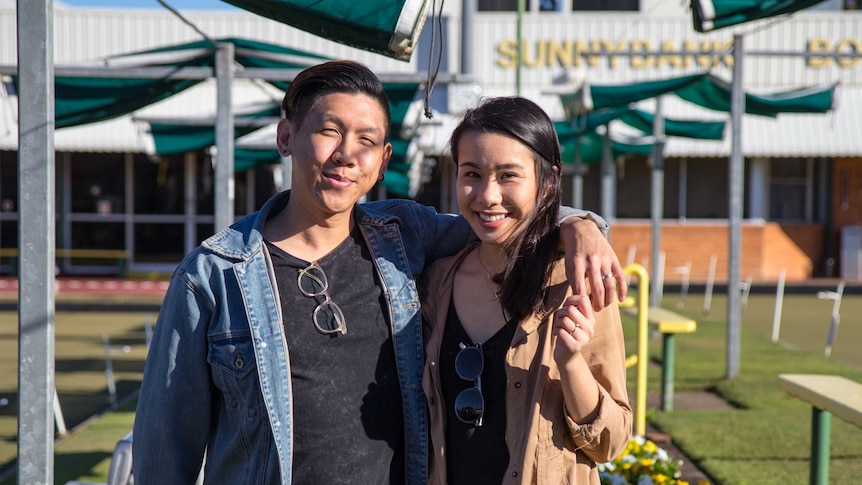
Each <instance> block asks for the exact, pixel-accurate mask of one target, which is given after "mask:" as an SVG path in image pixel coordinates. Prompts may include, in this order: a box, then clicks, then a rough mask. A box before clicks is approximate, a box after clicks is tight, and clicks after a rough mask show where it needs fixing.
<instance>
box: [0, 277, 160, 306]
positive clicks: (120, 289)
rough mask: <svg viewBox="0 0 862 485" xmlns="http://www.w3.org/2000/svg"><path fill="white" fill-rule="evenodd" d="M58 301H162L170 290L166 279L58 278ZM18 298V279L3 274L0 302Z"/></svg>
mask: <svg viewBox="0 0 862 485" xmlns="http://www.w3.org/2000/svg"><path fill="white" fill-rule="evenodd" d="M54 289H55V291H56V300H57V301H58V302H65V301H72V302H74V301H84V300H86V301H91V302H93V303H120V302H125V301H140V302H146V303H161V300H162V298H164V296H165V292H166V291H167V289H168V281H164V280H121V279H117V278H110V277H59V278H57V279H56V280H55V282H54ZM17 299H18V279H17V278H12V277H9V276H0V301H5V302H10V301H15V300H17Z"/></svg>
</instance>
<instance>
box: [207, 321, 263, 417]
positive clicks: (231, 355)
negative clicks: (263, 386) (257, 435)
mask: <svg viewBox="0 0 862 485" xmlns="http://www.w3.org/2000/svg"><path fill="white" fill-rule="evenodd" d="M207 361H208V362H209V364H210V366H211V371H212V377H213V382H214V383H215V385H216V387H218V388H219V390H221V392H222V393H223V394H224V399H225V403H224V404H225V406H227V408H229V409H230V408H241V409H244V410H245V414H246V417H247V418H249V419H252V418H256V417H257V415H258V413H259V412H260V411H261V410H262V409H261V406H262V402H261V401H262V396H261V393H260V385H259V383H258V378H257V372H255V370H256V369H257V364H256V361H255V356H254V342H253V341H252V339H251V337H250V336H242V337H231V338H224V339H220V340H211V341H210V343H209V353H208V355H207Z"/></svg>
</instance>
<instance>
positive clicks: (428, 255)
mask: <svg viewBox="0 0 862 485" xmlns="http://www.w3.org/2000/svg"><path fill="white" fill-rule="evenodd" d="M288 197H289V193H288V192H284V193H281V194H279V195H277V196H275V197H273V198H272V199H270V200H269V201H268V202H267V203H266V204H265V205H264V207H263V208H262V209H261V210H260V211H259V212H256V213H254V214H251V215H249V216H246V217H244V218H243V219H241V220H240V221H238V222H237V223H235V224H234V225H232V226H231V227H229V228H228V229H226V230H224V231H221V232H220V233H218V234H216V235H214V236H212V237H210V238H209V239H207V240H206V241H204V242H203V244H201V246H200V247H198V248H197V249H195V250H194V251H192V252H191V253H190V254H189V255H188V256H186V258H185V259H184V260H183V261H182V262H181V263H180V265H179V266H178V267H177V269H176V270H175V272H174V274H173V275H172V277H171V284H170V287H169V289H168V292H167V294H166V295H165V299H164V301H163V303H162V307H161V310H160V312H159V318H158V322H157V325H156V329H155V332H154V335H153V339H152V342H151V345H150V350H149V355H148V357H147V363H146V366H145V369H144V379H143V383H142V386H141V392H140V397H139V400H138V408H137V412H136V417H135V424H134V438H133V470H134V475H135V483H139V484H142V485H149V484H154V483H189V484H191V483H194V481H195V479H196V478H197V477H198V474H199V472H200V469H201V465H202V463H203V462H204V454H205V453H206V467H205V474H204V475H205V477H209V478H211V479H214V480H215V481H216V482H218V483H232V484H233V483H237V484H241V483H249V484H253V483H254V484H257V483H283V484H289V483H290V482H291V466H292V456H293V453H292V452H293V435H292V427H293V421H292V408H291V381H290V359H289V348H288V345H287V342H286V340H285V337H284V332H283V327H282V318H281V311H282V308H281V303H280V299H279V296H278V291H277V286H276V284H275V279H274V276H273V270H272V264H271V262H270V257H269V253H268V251H267V249H266V246H265V245H264V244H263V236H262V231H263V225H264V222H265V221H266V220H267V218H268V217H270V216H271V215H273V214H276V213H278V212H279V211H280V210H281V209H282V208H283V207H284V206H285V204H286V203H287V200H288ZM584 214H586V213H585V212H583V211H574V210H567V211H566V215H584ZM589 216H590V217H591V218H593V220H595V221H596V223H597V224H598V225H599V227H600V228H601V229H602V230H603V231H605V232H606V230H607V225H606V223H605V222H604V221H603V220H601V219H600V218H597V217H596V216H595V215H594V214H589ZM356 221H357V223H358V225H359V228H360V230H361V231H362V234H363V236H364V238H365V242H366V243H367V245H368V248H369V251H370V252H371V255H372V257H373V259H374V264H375V268H376V270H377V276H378V277H379V278H380V281H381V283H382V285H383V292H384V294H385V297H386V301H387V303H388V308H386V312H385V315H386V316H387V318H388V321H389V322H390V325H391V330H392V340H393V343H394V345H395V356H396V366H397V370H398V378H399V381H400V384H401V393H402V402H403V406H404V442H405V460H406V474H407V477H406V478H407V480H406V483H408V484H423V485H424V484H425V483H427V455H428V423H427V413H426V408H425V398H424V395H423V393H422V370H423V342H422V325H421V316H420V312H419V297H418V293H417V289H416V281H417V280H418V279H419V277H420V275H421V274H422V272H423V269H424V268H425V266H426V265H427V264H430V263H431V262H433V261H434V260H436V259H438V258H440V257H444V256H447V255H451V254H454V253H455V252H457V251H458V250H459V249H461V248H463V247H464V246H465V244H467V242H468V241H469V240H470V239H471V238H473V237H474V236H473V232H472V231H471V230H470V227H469V225H468V224H467V223H466V222H465V221H464V219H463V218H460V217H459V218H455V217H452V216H451V215H440V214H437V213H436V212H435V211H434V210H433V209H432V208H429V207H425V206H422V205H420V204H417V203H415V202H413V201H408V200H385V201H380V202H373V203H368V204H362V205H359V206H357V208H356ZM332 453H333V460H337V459H338V447H337V445H336V446H335V447H334V448H333V450H332Z"/></svg>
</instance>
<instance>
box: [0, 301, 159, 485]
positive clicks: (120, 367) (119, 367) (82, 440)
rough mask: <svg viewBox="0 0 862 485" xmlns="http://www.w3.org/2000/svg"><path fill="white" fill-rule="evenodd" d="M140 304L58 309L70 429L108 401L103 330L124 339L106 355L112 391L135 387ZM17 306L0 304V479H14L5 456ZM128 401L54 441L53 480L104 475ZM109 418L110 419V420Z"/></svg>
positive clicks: (11, 428)
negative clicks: (123, 308)
mask: <svg viewBox="0 0 862 485" xmlns="http://www.w3.org/2000/svg"><path fill="white" fill-rule="evenodd" d="M156 316H157V315H156V314H155V313H152V314H148V313H143V312H113V311H111V312H105V311H102V312H57V313H56V315H55V317H54V322H55V344H54V354H55V385H56V387H57V394H58V396H59V401H60V406H61V409H62V412H63V417H64V420H65V422H66V426H67V428H68V429H69V430H72V431H74V430H75V428H76V427H82V428H84V426H83V425H84V424H85V423H87V420H88V419H90V418H91V417H92V416H94V415H99V414H101V413H104V412H105V411H107V410H109V409H110V405H111V403H110V399H109V394H108V381H107V378H106V375H105V347H104V344H103V341H102V335H107V336H108V337H109V339H110V346H111V348H113V349H118V348H122V347H123V346H126V345H128V346H129V352H128V353H124V352H119V353H115V354H114V355H112V360H113V369H114V378H115V382H116V385H117V395H118V396H119V400H120V401H121V402H122V398H123V397H128V396H130V395H133V394H134V393H135V392H136V391H137V389H138V388H139V387H140V382H141V377H142V375H143V368H144V359H145V358H146V336H145V327H146V321H147V318H149V319H150V321H151V322H155V319H156ZM17 387H18V314H17V312H12V311H8V312H0V398H5V399H7V400H8V404H7V405H6V406H3V407H0V464H2V467H0V475H2V478H4V479H3V481H2V483H14V478H13V477H14V475H12V474H11V473H12V471H11V470H12V468H13V467H11V466H10V463H11V462H13V461H14V460H15V458H16V456H17V451H18V450H17V433H18V423H17V414H18V394H17ZM133 413H134V408H131V409H129V408H126V407H124V408H121V409H120V410H119V412H111V413H107V414H104V416H103V417H102V418H101V419H98V420H95V421H94V422H93V424H89V425H88V426H86V427H85V428H84V429H83V431H80V432H75V433H73V434H72V436H70V437H68V438H65V439H62V440H60V441H58V442H57V444H56V447H55V462H54V477H55V483H56V484H61V485H62V484H65V483H66V482H67V481H69V480H75V479H81V480H82V481H84V480H88V479H87V478H82V477H92V480H93V481H101V482H104V481H105V480H106V478H107V471H108V465H109V463H110V455H111V453H112V452H113V449H114V445H115V444H116V442H117V441H118V440H119V439H120V438H122V437H123V436H124V435H125V434H126V433H127V432H128V431H129V430H130V429H131V423H132V421H133V419H134V416H133ZM112 423H113V424H112Z"/></svg>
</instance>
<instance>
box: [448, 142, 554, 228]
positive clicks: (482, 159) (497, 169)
mask: <svg viewBox="0 0 862 485" xmlns="http://www.w3.org/2000/svg"><path fill="white" fill-rule="evenodd" d="M538 190H539V189H538V181H537V179H536V161H535V157H534V155H533V151H532V150H530V149H529V148H528V147H527V146H526V145H524V144H522V143H521V142H519V141H517V140H515V139H514V138H510V137H508V136H506V135H502V134H499V133H482V132H478V131H468V132H466V133H464V135H463V136H462V137H461V139H460V141H459V142H458V179H457V183H456V191H457V195H458V207H459V208H460V209H461V213H462V214H463V215H464V218H465V219H467V222H469V223H470V227H472V228H473V231H475V232H476V235H477V236H478V237H479V239H480V240H482V242H485V243H490V244H497V245H500V244H503V243H504V242H506V241H507V240H508V239H509V238H511V237H512V236H513V235H514V234H515V233H516V232H517V229H518V227H519V226H520V224H521V223H522V222H523V221H524V220H525V219H526V218H527V217H528V216H529V215H530V213H531V211H532V210H533V207H534V206H535V204H536V197H537V194H538Z"/></svg>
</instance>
